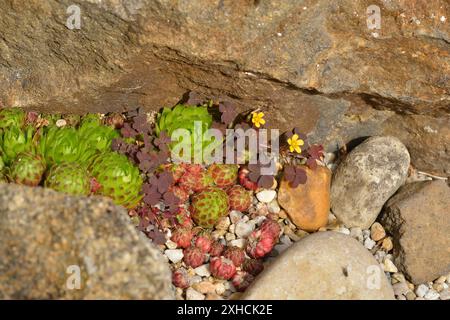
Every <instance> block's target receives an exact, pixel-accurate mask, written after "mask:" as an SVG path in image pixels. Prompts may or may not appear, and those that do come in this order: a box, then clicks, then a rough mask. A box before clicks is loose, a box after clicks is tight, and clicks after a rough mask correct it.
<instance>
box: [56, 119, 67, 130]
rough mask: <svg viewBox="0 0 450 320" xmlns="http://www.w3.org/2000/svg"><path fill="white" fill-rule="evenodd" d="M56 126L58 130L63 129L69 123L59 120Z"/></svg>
mask: <svg viewBox="0 0 450 320" xmlns="http://www.w3.org/2000/svg"><path fill="white" fill-rule="evenodd" d="M55 124H56V126H57V127H58V128H62V127H65V126H66V125H67V121H66V120H64V119H59V120H56V123H55Z"/></svg>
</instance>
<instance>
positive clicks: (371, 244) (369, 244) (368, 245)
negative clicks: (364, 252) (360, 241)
mask: <svg viewBox="0 0 450 320" xmlns="http://www.w3.org/2000/svg"><path fill="white" fill-rule="evenodd" d="M375 244H376V243H375V241H373V240H372V239H370V238H367V239H366V240H364V247H366V249H369V250H372V249H373V247H375Z"/></svg>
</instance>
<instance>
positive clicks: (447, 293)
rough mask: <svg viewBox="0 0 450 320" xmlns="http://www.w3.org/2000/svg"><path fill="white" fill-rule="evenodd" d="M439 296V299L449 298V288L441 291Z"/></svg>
mask: <svg viewBox="0 0 450 320" xmlns="http://www.w3.org/2000/svg"><path fill="white" fill-rule="evenodd" d="M439 296H440V297H441V300H450V290H449V289H446V290H444V291H442V292H441V293H440V294H439Z"/></svg>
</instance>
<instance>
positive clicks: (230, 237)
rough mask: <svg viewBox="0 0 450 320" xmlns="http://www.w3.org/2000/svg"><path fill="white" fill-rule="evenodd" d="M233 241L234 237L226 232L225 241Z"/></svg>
mask: <svg viewBox="0 0 450 320" xmlns="http://www.w3.org/2000/svg"><path fill="white" fill-rule="evenodd" d="M234 239H236V235H235V234H234V233H230V232H228V233H227V234H226V235H225V240H227V242H230V241H231V240H234Z"/></svg>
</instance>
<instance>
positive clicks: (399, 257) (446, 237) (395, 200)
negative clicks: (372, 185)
mask: <svg viewBox="0 0 450 320" xmlns="http://www.w3.org/2000/svg"><path fill="white" fill-rule="evenodd" d="M381 223H382V224H383V225H384V226H385V228H386V229H387V231H388V232H389V233H391V234H392V235H393V237H394V257H395V262H396V265H397V266H398V267H399V268H400V270H401V271H403V272H404V273H406V274H407V275H408V277H409V278H410V279H411V281H412V282H413V283H416V284H419V283H425V282H428V281H433V280H434V279H436V278H438V277H439V276H440V275H444V274H447V273H448V272H449V271H450V232H449V230H450V188H449V187H448V186H447V184H446V183H445V182H444V181H427V182H416V183H411V184H407V185H405V186H404V187H402V188H401V189H400V190H399V191H398V192H397V194H396V195H395V196H394V197H392V198H391V199H390V200H389V201H388V202H387V204H386V208H385V210H384V213H383V215H382V217H381Z"/></svg>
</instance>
